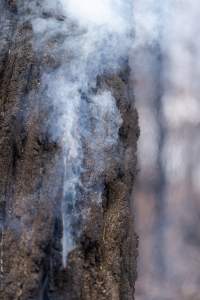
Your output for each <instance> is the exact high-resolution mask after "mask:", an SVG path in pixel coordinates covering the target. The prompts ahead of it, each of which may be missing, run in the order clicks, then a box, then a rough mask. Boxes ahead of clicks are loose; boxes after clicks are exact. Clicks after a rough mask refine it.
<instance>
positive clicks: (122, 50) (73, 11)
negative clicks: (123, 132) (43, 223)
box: [30, 0, 132, 266]
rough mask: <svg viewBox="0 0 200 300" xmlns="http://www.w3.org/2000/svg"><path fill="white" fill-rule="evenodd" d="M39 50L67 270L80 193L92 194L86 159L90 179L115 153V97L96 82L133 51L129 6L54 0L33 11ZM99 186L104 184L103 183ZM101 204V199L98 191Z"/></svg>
mask: <svg viewBox="0 0 200 300" xmlns="http://www.w3.org/2000/svg"><path fill="white" fill-rule="evenodd" d="M30 9H31V20H32V25H33V30H34V36H35V40H34V47H35V50H36V52H37V54H38V55H39V56H40V55H41V56H43V58H44V59H45V60H46V61H48V62H50V63H49V64H50V65H52V66H53V67H51V68H50V67H49V64H47V66H46V70H45V71H43V74H42V78H41V87H40V93H41V96H42V99H43V101H44V105H46V106H47V107H49V111H50V113H49V117H48V120H46V122H45V127H46V128H47V130H48V134H49V135H50V136H51V138H52V139H54V140H56V141H59V143H60V145H61V147H62V153H63V155H62V156H63V168H64V180H63V201H62V203H63V204H62V219H63V241H62V242H63V265H64V266H66V262H67V255H68V253H69V251H70V250H72V249H73V247H74V244H75V235H78V234H79V230H80V229H77V230H76V233H74V226H73V224H74V221H75V220H76V219H78V218H79V219H81V218H82V219H84V217H85V214H86V213H87V212H86V211H85V210H82V212H81V215H80V213H79V212H78V209H77V207H78V204H79V203H78V201H79V200H78V199H80V191H82V192H81V193H83V194H84V191H85V190H88V189H91V188H93V187H92V186H91V185H92V183H91V182H90V180H89V179H88V182H87V183H84V185H83V183H82V179H81V178H82V176H83V174H84V172H86V171H87V170H86V167H85V165H84V159H85V151H86V149H89V150H88V151H89V153H90V158H91V159H92V160H93V161H94V166H95V167H94V170H93V176H94V177H95V176H96V177H97V178H100V176H101V175H102V174H103V172H104V171H105V169H106V168H107V167H108V166H109V159H108V153H109V151H111V149H112V151H113V149H115V146H116V145H117V140H118V131H119V128H120V126H121V124H122V119H121V116H120V112H119V110H118V108H117V106H116V101H115V99H114V97H113V95H112V92H111V91H109V90H107V88H106V87H104V88H101V89H99V87H98V80H97V79H98V77H101V76H102V75H104V74H112V73H114V72H118V71H119V70H120V69H121V68H122V67H123V66H124V63H125V62H126V61H127V57H128V51H129V48H130V45H131V37H132V28H131V16H132V6H131V1H126V2H125V1H122V0H103V1H102V0H98V1H95V2H94V1H92V0H86V1H81V0H68V1H67V0H57V1H44V2H43V3H42V4H38V5H36V6H35V7H33V5H31V3H30ZM99 184H100V185H101V182H99ZM98 193H99V197H98V199H99V198H101V191H99V190H98Z"/></svg>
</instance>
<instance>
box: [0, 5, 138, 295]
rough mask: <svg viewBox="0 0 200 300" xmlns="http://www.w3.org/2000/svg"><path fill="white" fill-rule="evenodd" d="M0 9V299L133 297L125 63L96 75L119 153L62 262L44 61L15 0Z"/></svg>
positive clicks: (58, 170) (56, 154)
mask: <svg viewBox="0 0 200 300" xmlns="http://www.w3.org/2000/svg"><path fill="white" fill-rule="evenodd" d="M19 2H20V1H19ZM20 3H21V2H20ZM0 15H1V23H0V28H1V35H0V40H1V45H0V47H1V48H0V197H1V198H0V231H1V235H0V238H1V242H0V247H1V249H0V273H1V274H0V276H1V287H0V288H1V289H0V298H1V299H3V300H13V299H21V300H29V299H35V300H38V299H41V300H42V299H43V300H47V299H49V300H62V299H63V300H64V299H70V300H73V299H74V300H78V299H83V300H87V299H88V300H91V299H98V300H101V299H102V300H104V299H106V300H108V299H113V300H114V299H116V300H117V299H122V300H126V299H127V300H130V299H134V282H135V279H136V256H137V237H136V235H135V233H134V224H133V214H132V208H131V207H132V205H131V200H130V199H131V198H130V195H131V191H132V185H133V182H134V179H135V175H136V142H137V138H138V120H137V113H136V110H135V108H134V103H133V101H132V99H131V97H130V95H129V87H128V81H127V76H128V70H127V69H125V70H124V71H123V72H121V73H119V74H114V75H112V76H102V78H100V79H99V83H98V85H99V87H98V89H101V88H102V87H103V86H105V85H106V87H108V88H109V89H110V90H111V91H112V92H113V94H114V97H115V99H116V101H117V106H118V108H119V110H120V113H121V116H122V119H123V125H122V127H121V129H120V133H119V145H118V151H119V157H120V159H116V158H115V157H114V156H113V157H111V158H110V159H111V161H112V164H111V166H112V167H110V169H109V170H108V172H107V174H105V175H104V177H103V183H104V193H103V203H102V205H96V204H94V205H93V206H91V207H90V209H91V212H92V213H91V215H90V218H89V219H88V220H87V222H86V225H85V227H84V229H83V231H82V234H81V237H80V238H79V239H78V240H77V247H76V248H75V249H74V250H73V251H72V252H71V253H70V254H69V258H68V264H67V267H66V269H64V268H63V267H62V256H61V250H62V249H61V238H62V221H61V200H62V199H61V198H62V180H63V171H62V169H63V167H62V160H61V159H60V157H61V149H60V147H59V145H58V144H57V143H56V141H52V140H51V139H50V138H49V136H48V134H47V132H46V131H44V130H43V126H42V124H43V123H44V120H45V119H46V118H48V114H49V111H48V110H46V107H45V106H44V105H43V102H42V99H41V97H39V96H38V95H39V93H38V90H39V87H40V79H41V72H42V70H43V68H45V67H47V65H48V67H49V68H51V67H52V61H44V60H41V59H40V58H38V57H37V55H36V53H35V51H34V49H33V45H32V44H33V43H32V41H33V32H32V27H31V24H30V23H29V22H28V21H27V20H25V21H23V17H22V16H21V14H20V12H19V10H18V6H17V2H16V1H14V0H13V1H7V2H6V3H4V4H3V3H2V4H1V9H0ZM53 67H54V66H53ZM90 172H92V169H91V170H90ZM88 176H89V175H88ZM88 197H90V198H93V197H95V195H94V194H93V193H90V195H88Z"/></svg>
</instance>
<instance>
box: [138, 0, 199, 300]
mask: <svg viewBox="0 0 200 300" xmlns="http://www.w3.org/2000/svg"><path fill="white" fill-rule="evenodd" d="M163 2H164V3H161V1H156V0H135V8H134V19H135V37H136V39H135V45H134V49H133V55H132V66H133V68H132V85H133V86H134V94H135V99H136V103H137V108H138V111H139V116H140V128H141V137H140V142H139V149H138V155H139V169H140V173H139V178H138V183H137V187H136V190H135V209H136V219H137V221H136V223H137V232H138V234H139V237H140V249H139V261H138V281H137V284H136V300H147V299H148V300H200V2H199V0H182V1H181V0H174V1H163Z"/></svg>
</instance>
